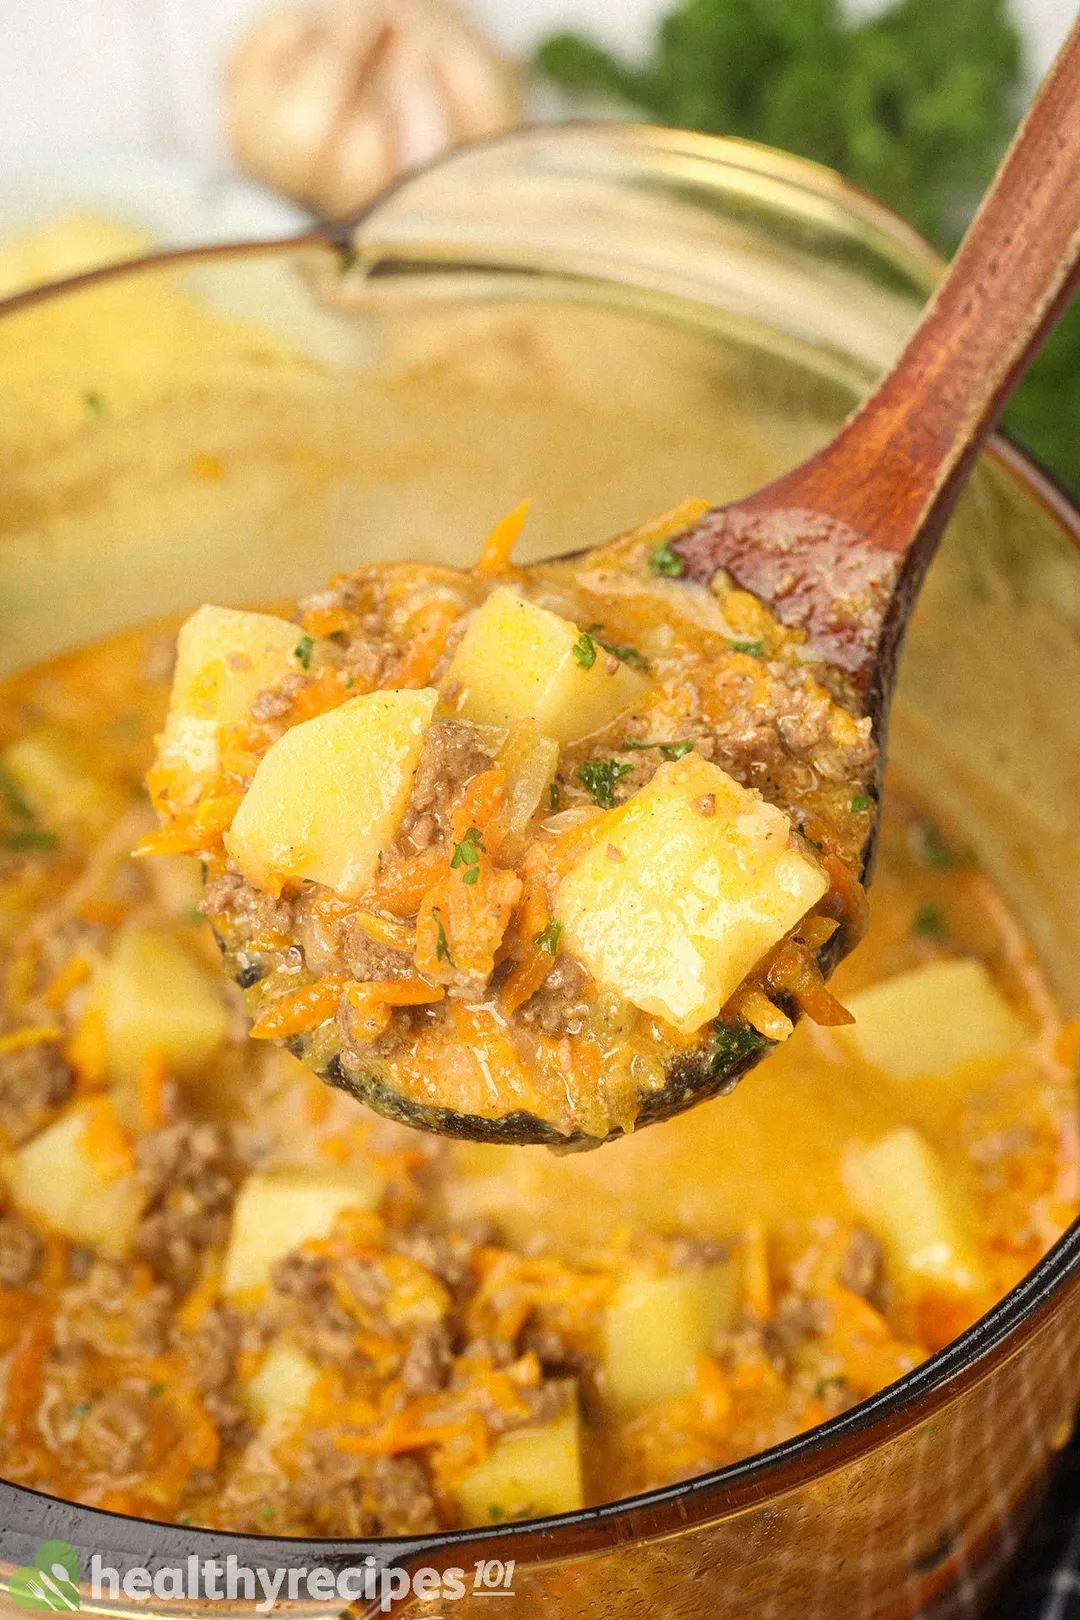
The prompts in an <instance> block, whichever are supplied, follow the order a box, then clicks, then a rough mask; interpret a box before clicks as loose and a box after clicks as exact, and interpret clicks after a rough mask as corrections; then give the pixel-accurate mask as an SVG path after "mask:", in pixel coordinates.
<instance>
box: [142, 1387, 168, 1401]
mask: <svg viewBox="0 0 1080 1620" xmlns="http://www.w3.org/2000/svg"><path fill="white" fill-rule="evenodd" d="M146 1393H147V1395H149V1397H150V1399H151V1400H152V1401H156V1400H159V1399H160V1398H161V1396H162V1395H164V1393H165V1385H164V1384H151V1385H150V1388H149V1389H148V1390H147V1392H146Z"/></svg>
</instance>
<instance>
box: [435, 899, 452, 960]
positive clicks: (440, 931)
mask: <svg viewBox="0 0 1080 1620" xmlns="http://www.w3.org/2000/svg"><path fill="white" fill-rule="evenodd" d="M431 915H432V917H433V918H434V919H435V960H436V962H449V964H450V966H451V967H456V966H457V963H456V962H455V961H454V958H453V957H452V956H451V955H450V942H449V940H448V939H447V937H446V929H445V928H444V927H443V925H442V918H441V917H440V916H439V909H438V907H437V906H436V907H435V908H434V909H433V911H432V913H431Z"/></svg>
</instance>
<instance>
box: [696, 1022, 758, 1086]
mask: <svg viewBox="0 0 1080 1620" xmlns="http://www.w3.org/2000/svg"><path fill="white" fill-rule="evenodd" d="M771 1045H772V1042H771V1041H767V1040H766V1039H765V1036H764V1035H759V1034H758V1032H757V1030H756V1029H754V1028H752V1027H751V1025H750V1024H744V1023H739V1024H725V1023H723V1022H722V1021H721V1020H720V1019H719V1018H718V1019H717V1020H716V1022H715V1023H714V1024H713V1044H712V1051H711V1052H710V1053H709V1063H708V1072H709V1074H710V1075H719V1074H723V1073H724V1072H725V1071H726V1070H727V1069H730V1068H731V1065H732V1064H733V1063H738V1062H740V1061H741V1059H743V1058H746V1057H750V1055H751V1054H752V1053H754V1052H760V1051H762V1050H763V1048H765V1047H766V1046H771Z"/></svg>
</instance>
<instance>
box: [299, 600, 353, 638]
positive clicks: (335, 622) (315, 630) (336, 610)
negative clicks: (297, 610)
mask: <svg viewBox="0 0 1080 1620" xmlns="http://www.w3.org/2000/svg"><path fill="white" fill-rule="evenodd" d="M302 623H303V627H304V629H305V630H306V631H307V633H308V635H309V636H336V635H341V634H343V633H344V632H345V631H348V630H351V629H352V628H353V626H354V625H355V623H356V614H355V613H354V612H353V611H352V609H351V608H347V607H344V606H343V605H342V604H341V603H340V602H335V603H334V604H333V606H332V607H317V608H310V609H309V610H308V611H307V612H306V613H305V614H304V617H303V621H302Z"/></svg>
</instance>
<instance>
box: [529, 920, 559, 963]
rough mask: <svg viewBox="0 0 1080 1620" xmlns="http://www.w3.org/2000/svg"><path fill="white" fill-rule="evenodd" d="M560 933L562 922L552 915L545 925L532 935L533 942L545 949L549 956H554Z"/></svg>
mask: <svg viewBox="0 0 1080 1620" xmlns="http://www.w3.org/2000/svg"><path fill="white" fill-rule="evenodd" d="M561 933H562V923H561V922H556V921H555V919H554V917H552V919H551V921H550V922H549V923H548V925H547V927H546V928H544V929H541V931H540V933H539V934H536V935H534V936H533V944H534V945H539V947H540V949H541V950H542V951H547V952H548V953H549V954H550V955H551V956H554V955H555V953H556V952H557V951H558V949H559V935H560V934H561Z"/></svg>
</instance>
